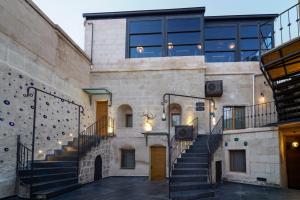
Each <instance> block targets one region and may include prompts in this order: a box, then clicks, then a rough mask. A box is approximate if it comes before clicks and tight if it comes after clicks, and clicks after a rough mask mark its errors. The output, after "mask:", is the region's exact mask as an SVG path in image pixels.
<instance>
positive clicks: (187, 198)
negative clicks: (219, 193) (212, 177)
mask: <svg viewBox="0 0 300 200" xmlns="http://www.w3.org/2000/svg"><path fill="white" fill-rule="evenodd" d="M214 196H215V192H214V191H213V190H193V191H185V192H172V193H171V199H172V200H197V199H203V198H210V197H214Z"/></svg>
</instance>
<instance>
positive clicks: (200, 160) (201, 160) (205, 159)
mask: <svg viewBox="0 0 300 200" xmlns="http://www.w3.org/2000/svg"><path fill="white" fill-rule="evenodd" d="M207 162H208V157H183V158H178V159H177V163H207Z"/></svg>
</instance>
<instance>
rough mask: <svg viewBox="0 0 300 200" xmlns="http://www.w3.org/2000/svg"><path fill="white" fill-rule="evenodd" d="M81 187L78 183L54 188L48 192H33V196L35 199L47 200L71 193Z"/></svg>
mask: <svg viewBox="0 0 300 200" xmlns="http://www.w3.org/2000/svg"><path fill="white" fill-rule="evenodd" d="M80 186H81V185H80V184H78V183H75V184H71V185H65V186H62V187H56V188H52V189H48V190H43V191H39V192H34V193H33V196H34V198H35V199H49V198H52V197H55V196H58V195H60V194H63V193H66V192H70V191H73V190H75V189H77V188H79V187H80Z"/></svg>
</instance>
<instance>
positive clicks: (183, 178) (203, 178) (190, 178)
mask: <svg viewBox="0 0 300 200" xmlns="http://www.w3.org/2000/svg"><path fill="white" fill-rule="evenodd" d="M171 182H172V183H176V182H177V183H178V182H198V183H200V182H202V183H207V175H173V176H171Z"/></svg>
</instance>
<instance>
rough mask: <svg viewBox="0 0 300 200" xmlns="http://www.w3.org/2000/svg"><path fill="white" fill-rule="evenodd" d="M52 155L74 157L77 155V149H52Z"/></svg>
mask: <svg viewBox="0 0 300 200" xmlns="http://www.w3.org/2000/svg"><path fill="white" fill-rule="evenodd" d="M54 155H55V156H67V157H68V156H72V157H75V156H77V155H78V151H77V150H76V151H75V150H71V151H67V150H54Z"/></svg>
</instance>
